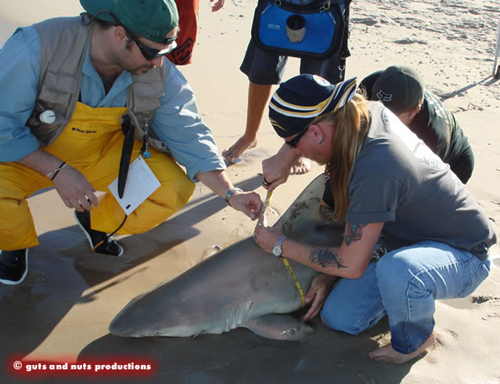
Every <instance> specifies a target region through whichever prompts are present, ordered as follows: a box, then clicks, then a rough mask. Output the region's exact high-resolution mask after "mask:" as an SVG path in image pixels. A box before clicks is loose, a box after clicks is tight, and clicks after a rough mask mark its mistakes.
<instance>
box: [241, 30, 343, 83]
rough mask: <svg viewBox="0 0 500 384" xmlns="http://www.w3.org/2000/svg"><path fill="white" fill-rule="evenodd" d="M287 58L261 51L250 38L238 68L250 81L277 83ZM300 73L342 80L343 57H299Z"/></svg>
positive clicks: (332, 80) (338, 55)
mask: <svg viewBox="0 0 500 384" xmlns="http://www.w3.org/2000/svg"><path fill="white" fill-rule="evenodd" d="M287 59H288V56H280V55H277V54H274V53H271V52H266V51H263V50H262V49H260V48H259V47H257V45H256V44H255V43H254V42H253V39H251V40H250V43H249V44H248V48H247V52H246V54H245V58H244V59H243V63H242V64H241V67H240V70H241V71H242V72H243V73H244V74H245V75H247V76H248V79H249V80H250V82H252V83H255V84H261V85H271V84H279V83H280V82H281V80H282V78H283V73H284V71H285V65H286V62H287ZM300 73H301V74H303V73H309V74H311V75H319V76H321V77H323V78H325V79H326V80H328V81H329V82H330V83H332V84H335V83H338V82H339V81H342V80H344V74H345V59H342V58H341V56H340V54H338V53H337V54H335V55H334V56H332V57H329V58H328V59H324V60H318V59H310V58H304V59H300Z"/></svg>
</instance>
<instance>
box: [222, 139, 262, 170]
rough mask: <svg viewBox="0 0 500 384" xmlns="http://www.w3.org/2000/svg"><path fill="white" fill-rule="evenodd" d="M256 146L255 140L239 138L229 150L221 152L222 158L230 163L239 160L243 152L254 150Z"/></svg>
mask: <svg viewBox="0 0 500 384" xmlns="http://www.w3.org/2000/svg"><path fill="white" fill-rule="evenodd" d="M256 145H257V138H253V139H252V138H250V139H248V138H246V137H245V136H241V137H240V138H239V139H238V140H237V141H236V143H234V144H233V145H232V146H231V147H229V149H225V150H223V151H222V156H223V157H224V158H225V159H226V161H228V162H229V163H232V162H233V161H234V160H236V159H237V158H239V157H240V156H241V155H242V153H243V152H245V151H246V150H247V149H251V148H254V147H255V146H256Z"/></svg>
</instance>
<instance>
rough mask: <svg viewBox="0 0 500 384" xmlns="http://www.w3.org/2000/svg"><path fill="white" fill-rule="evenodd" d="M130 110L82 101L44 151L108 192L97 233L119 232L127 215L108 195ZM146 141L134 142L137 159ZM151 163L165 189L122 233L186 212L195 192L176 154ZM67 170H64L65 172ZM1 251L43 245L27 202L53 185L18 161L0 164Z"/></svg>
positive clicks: (94, 221) (96, 216) (97, 215)
mask: <svg viewBox="0 0 500 384" xmlns="http://www.w3.org/2000/svg"><path fill="white" fill-rule="evenodd" d="M125 113H126V108H124V107H123V108H92V107H89V106H87V105H85V104H82V103H78V104H77V106H76V109H75V113H74V114H73V118H72V120H71V121H70V122H69V123H68V125H67V126H66V128H65V129H64V131H63V132H62V133H61V134H60V135H59V136H58V137H57V139H56V140H55V141H54V142H53V143H52V144H51V145H49V146H48V147H46V148H44V150H45V151H47V152H49V153H51V154H53V155H54V156H56V157H58V158H59V159H61V160H63V161H66V163H67V164H68V165H70V166H72V167H73V168H76V169H77V170H78V171H80V172H81V173H82V174H83V175H84V176H85V177H86V178H87V180H88V181H89V182H90V184H91V185H92V186H93V187H94V188H95V189H96V190H97V191H104V192H107V193H106V194H105V195H104V196H103V197H102V199H101V200H100V204H99V206H98V207H93V208H92V210H91V226H92V229H95V230H97V231H102V232H106V233H111V232H114V231H115V230H116V229H117V228H118V227H119V226H120V224H121V223H122V221H123V219H124V217H125V212H124V211H123V210H122V208H121V207H120V205H119V204H118V202H117V201H116V200H115V198H114V197H113V196H112V195H111V193H109V190H108V186H109V184H110V183H111V182H112V181H113V180H114V179H116V178H117V177H118V169H119V162H120V157H121V152H122V145H123V140H124V135H123V133H122V131H121V124H120V118H121V116H123V115H124V114H125ZM141 146H142V143H140V142H138V141H135V143H134V149H133V153H132V161H134V160H135V159H136V158H137V156H138V155H139V153H140V148H141ZM149 152H150V153H151V157H150V158H149V159H146V163H147V164H148V166H149V167H150V168H151V170H152V171H153V173H154V174H155V176H156V178H157V179H158V180H159V181H160V183H161V186H160V188H158V189H157V190H156V191H155V192H154V193H153V194H152V195H150V196H149V198H148V199H147V200H146V201H144V202H143V203H142V204H141V205H140V206H139V207H138V208H137V209H136V210H135V211H134V212H132V213H131V215H130V216H129V217H128V218H127V220H126V222H125V224H124V225H123V227H122V228H121V229H120V230H119V231H118V232H117V233H118V234H138V233H144V232H146V231H148V230H150V229H152V228H154V227H156V226H157V225H159V224H161V223H162V222H163V221H165V220H166V219H167V218H168V217H170V216H171V215H172V214H173V213H175V212H176V211H178V210H179V209H180V208H182V207H183V206H184V205H185V204H186V203H187V202H188V201H189V199H190V197H191V196H192V194H193V191H194V184H193V182H191V180H189V178H188V177H187V176H186V174H185V173H184V171H183V170H182V169H181V168H180V166H179V165H178V164H177V163H176V162H175V160H174V159H173V158H172V156H170V155H167V154H165V153H163V152H160V151H158V150H156V149H154V148H151V147H150V149H149ZM63 172H64V170H63ZM0 180H1V182H0V215H1V216H2V217H3V219H2V220H0V249H1V250H5V251H11V250H17V249H24V248H30V247H34V246H36V245H38V239H37V235H36V231H35V227H34V225H33V219H32V216H31V213H30V210H29V207H28V203H27V201H26V199H27V198H28V197H29V196H31V195H32V194H33V193H35V192H36V191H38V190H40V189H44V188H50V187H53V186H54V184H53V183H52V181H50V180H49V179H48V178H47V177H46V176H44V175H41V174H40V173H38V172H35V171H33V170H31V169H29V168H27V167H24V166H22V165H20V164H18V163H16V162H10V163H0Z"/></svg>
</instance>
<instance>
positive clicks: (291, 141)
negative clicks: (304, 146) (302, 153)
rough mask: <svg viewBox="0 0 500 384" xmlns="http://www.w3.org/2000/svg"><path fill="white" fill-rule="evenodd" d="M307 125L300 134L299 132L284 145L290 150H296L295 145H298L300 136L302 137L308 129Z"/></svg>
mask: <svg viewBox="0 0 500 384" xmlns="http://www.w3.org/2000/svg"><path fill="white" fill-rule="evenodd" d="M309 127H310V126H309V125H308V126H307V127H306V129H304V130H303V131H302V132H300V133H299V134H298V135H297V136H295V137H294V138H293V139H291V140H288V141H285V144H287V145H289V146H290V147H292V148H297V144H299V140H300V139H302V136H304V135H305V134H306V132H307V130H308V129H309Z"/></svg>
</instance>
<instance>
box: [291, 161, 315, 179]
mask: <svg viewBox="0 0 500 384" xmlns="http://www.w3.org/2000/svg"><path fill="white" fill-rule="evenodd" d="M310 170H311V162H310V161H309V160H307V159H304V158H303V157H301V158H299V159H298V160H297V161H296V162H295V164H293V165H292V168H291V170H290V175H303V174H304V173H307V172H309V171H310Z"/></svg>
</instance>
